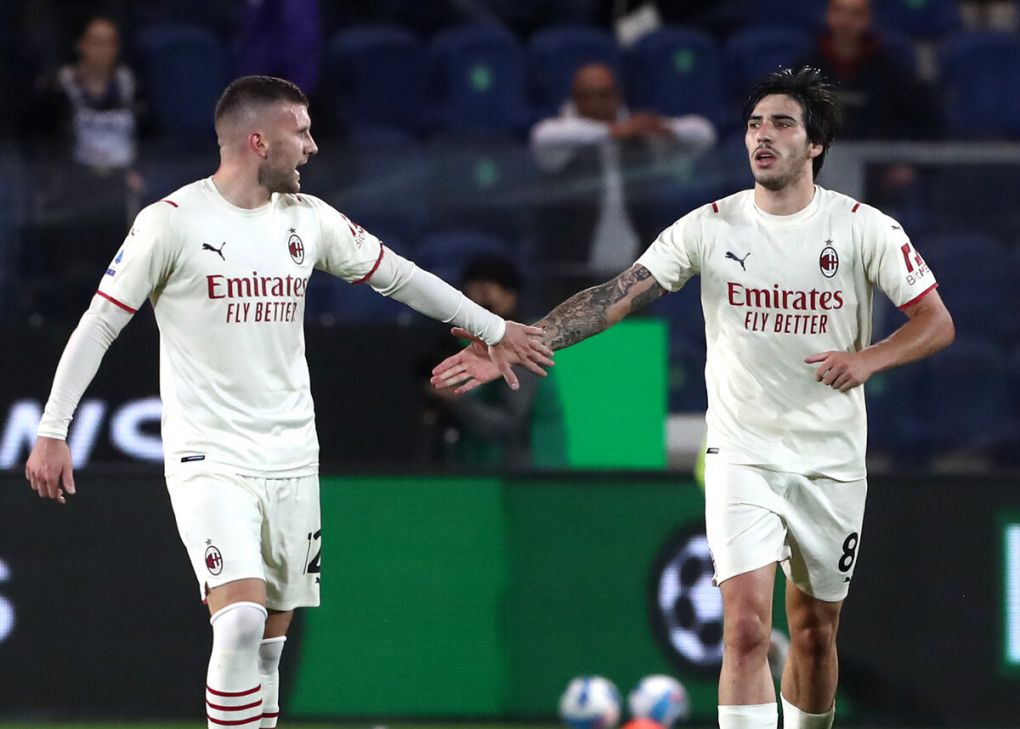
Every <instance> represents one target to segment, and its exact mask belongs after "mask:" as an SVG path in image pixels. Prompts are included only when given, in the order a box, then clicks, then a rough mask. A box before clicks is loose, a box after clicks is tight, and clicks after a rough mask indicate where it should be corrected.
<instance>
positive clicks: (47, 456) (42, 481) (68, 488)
mask: <svg viewBox="0 0 1020 729" xmlns="http://www.w3.org/2000/svg"><path fill="white" fill-rule="evenodd" d="M25 478H27V479H28V482H29V483H30V484H31V485H32V490H33V491H35V492H37V493H38V494H39V498H41V499H53V500H54V501H57V502H59V503H61V504H64V503H67V502H66V500H65V499H64V494H65V493H67V494H73V493H74V472H73V469H72V468H71V449H70V448H68V447H67V442H66V441H62V440H60V439H58V438H47V437H45V436H39V437H38V438H36V440H35V445H34V446H33V447H32V453H31V454H29V456H28V463H26V464H25Z"/></svg>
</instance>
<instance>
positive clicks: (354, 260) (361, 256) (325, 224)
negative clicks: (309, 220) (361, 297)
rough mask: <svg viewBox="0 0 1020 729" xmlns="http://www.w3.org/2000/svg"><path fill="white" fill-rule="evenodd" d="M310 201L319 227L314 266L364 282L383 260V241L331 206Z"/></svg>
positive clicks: (319, 201)
mask: <svg viewBox="0 0 1020 729" xmlns="http://www.w3.org/2000/svg"><path fill="white" fill-rule="evenodd" d="M311 200H313V204H314V205H315V207H316V212H317V214H318V217H319V225H320V226H321V230H322V237H321V239H320V246H319V260H318V261H317V262H316V265H315V267H316V268H318V269H319V270H321V271H325V272H326V273H331V274H333V275H334V276H338V277H339V278H342V279H344V280H345V281H349V282H351V283H365V282H367V281H368V280H369V279H370V278H371V277H372V274H373V273H375V271H376V270H377V269H378V268H379V264H380V263H381V262H382V257H383V255H384V253H383V244H382V241H380V240H379V239H378V238H376V237H375V236H374V235H372V234H371V233H369V232H368V231H366V230H365V229H364V228H362V227H361V226H360V225H358V224H357V223H355V222H354V221H353V220H351V219H350V218H348V217H347V216H346V215H344V214H343V213H341V212H340V211H339V210H337V209H336V208H334V207H333V206H332V205H328V204H326V203H324V202H322V201H321V200H318V199H316V198H311Z"/></svg>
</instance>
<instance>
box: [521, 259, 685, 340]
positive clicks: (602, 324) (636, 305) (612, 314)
mask: <svg viewBox="0 0 1020 729" xmlns="http://www.w3.org/2000/svg"><path fill="white" fill-rule="evenodd" d="M664 293H665V290H664V289H663V288H662V287H661V286H659V284H658V283H657V282H656V281H655V279H653V278H652V274H651V273H650V272H649V271H648V269H647V268H645V267H644V266H641V265H634V266H631V267H630V268H629V269H627V270H626V271H624V272H623V273H621V274H620V275H619V276H617V277H616V278H614V279H613V280H612V281H608V282H606V283H604V284H601V285H599V286H592V287H591V288H590V289H585V290H584V291H581V292H580V293H577V294H574V295H573V296H571V297H570V298H569V299H567V300H566V301H564V302H563V303H562V304H560V305H559V306H557V307H556V308H555V309H553V310H552V311H551V312H549V313H548V314H546V316H545V317H544V318H543V319H541V320H540V321H538V322H536V323H535V326H538V327H542V328H543V329H545V343H546V344H548V345H549V346H550V347H551V348H553V349H563V348H564V347H569V346H570V345H572V344H576V343H577V342H580V341H581V340H583V339H587V338H588V337H590V336H593V335H595V334H598V333H599V332H602V331H605V330H606V329H608V328H609V327H611V326H612V325H613V324H615V323H616V322H618V321H620V320H621V319H623V317H625V316H627V314H629V313H631V312H633V311H637V310H638V309H640V308H641V307H642V306H645V305H646V304H648V303H649V302H651V301H654V300H655V299H657V298H658V297H660V296H662V294H664Z"/></svg>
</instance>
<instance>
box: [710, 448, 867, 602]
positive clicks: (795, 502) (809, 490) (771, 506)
mask: <svg viewBox="0 0 1020 729" xmlns="http://www.w3.org/2000/svg"><path fill="white" fill-rule="evenodd" d="M867 494H868V482H867V480H865V479H862V480H860V481H833V480H831V479H826V478H808V477H806V476H802V475H800V474H796V473H784V472H781V471H768V470H765V469H763V468H756V467H753V466H740V465H734V464H731V463H723V462H721V461H719V460H718V459H716V458H713V457H712V456H711V455H710V456H708V457H707V458H706V459H705V524H706V531H707V536H708V546H709V549H710V550H711V552H712V559H713V560H714V562H715V581H716V584H719V583H721V582H723V581H724V580H727V579H729V578H730V577H734V576H736V575H740V574H744V573H745V572H751V571H753V570H756V569H758V568H760V567H764V566H765V565H768V564H771V563H773V562H779V563H780V564H781V565H782V567H783V571H784V572H785V573H786V576H787V578H788V579H789V580H790V581H791V582H792V583H793V584H795V585H796V586H797V587H798V588H800V590H801V591H802V592H804V593H805V594H807V595H810V596H811V597H814V598H816V599H818V600H824V601H826V602H839V601H841V600H843V599H845V598H846V596H847V593H848V592H849V590H850V580H851V579H852V578H853V574H854V568H855V567H856V566H857V556H858V553H859V551H860V544H861V526H862V525H863V523H864V502H865V500H866V498H867Z"/></svg>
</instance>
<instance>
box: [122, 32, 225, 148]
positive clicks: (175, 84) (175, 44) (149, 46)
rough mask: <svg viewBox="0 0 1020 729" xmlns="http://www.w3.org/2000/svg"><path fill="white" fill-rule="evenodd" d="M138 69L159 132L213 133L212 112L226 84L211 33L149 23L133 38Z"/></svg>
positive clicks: (218, 47) (222, 60)
mask: <svg viewBox="0 0 1020 729" xmlns="http://www.w3.org/2000/svg"><path fill="white" fill-rule="evenodd" d="M135 49H136V51H137V55H138V70H139V76H140V80H141V82H142V86H143V88H144V89H145V91H146V97H147V99H148V103H149V107H150V109H151V110H152V114H153V116H154V117H155V120H156V124H157V125H158V128H159V131H160V132H164V133H170V134H189V135H209V136H211V135H212V134H213V111H214V110H215V108H216V101H217V99H219V97H220V94H221V93H223V89H224V88H225V87H226V85H227V71H226V51H225V49H224V48H223V46H222V45H221V43H220V40H219V38H218V37H217V36H216V34H215V33H214V32H212V31H211V30H207V29H205V28H200V27H197V26H187V25H171V24H165V25H154V26H151V27H149V28H145V29H143V30H142V31H140V32H139V33H138V34H137V35H136V36H135Z"/></svg>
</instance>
